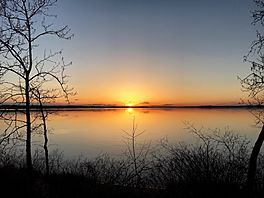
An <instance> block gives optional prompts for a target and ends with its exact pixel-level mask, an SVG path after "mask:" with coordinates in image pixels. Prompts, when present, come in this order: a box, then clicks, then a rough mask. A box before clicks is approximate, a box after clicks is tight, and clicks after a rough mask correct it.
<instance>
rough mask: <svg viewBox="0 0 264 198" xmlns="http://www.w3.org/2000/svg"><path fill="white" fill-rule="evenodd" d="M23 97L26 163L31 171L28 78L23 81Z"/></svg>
mask: <svg viewBox="0 0 264 198" xmlns="http://www.w3.org/2000/svg"><path fill="white" fill-rule="evenodd" d="M25 88H26V90H25V95H26V123H27V134H26V163H27V169H28V170H29V171H31V170H32V169H33V166H32V159H31V120H30V97H29V78H28V75H27V78H26V80H25Z"/></svg>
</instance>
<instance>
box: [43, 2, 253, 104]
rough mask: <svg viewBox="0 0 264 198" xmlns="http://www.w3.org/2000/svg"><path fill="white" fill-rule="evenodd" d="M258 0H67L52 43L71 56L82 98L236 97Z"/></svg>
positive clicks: (175, 100) (229, 100) (179, 100)
mask: <svg viewBox="0 0 264 198" xmlns="http://www.w3.org/2000/svg"><path fill="white" fill-rule="evenodd" d="M253 8H254V4H253V1H252V0H221V1H219V0H199V1H198V0H188V1H186V0H125V1H124V0H75V1H72V0H61V1H59V2H58V6H57V7H56V8H55V9H54V10H53V13H56V14H58V18H57V22H56V23H57V24H61V25H63V24H67V25H69V26H70V27H71V29H72V32H73V33H74V34H75V36H74V38H73V39H72V40H70V41H61V40H60V41H57V40H55V41H52V42H47V45H48V46H47V47H48V48H52V49H61V48H62V49H64V56H65V58H66V60H69V61H73V65H72V67H71V68H70V69H69V71H68V73H69V74H70V75H71V84H72V85H73V86H74V87H75V89H76V91H77V92H78V95H77V96H76V98H78V101H76V103H81V104H91V103H107V104H127V103H129V102H131V103H134V104H140V103H145V104H148V103H150V104H176V105H200V104H211V105H214V104H220V105H221V104H237V103H239V102H240V99H241V98H243V97H244V96H246V94H243V93H242V92H241V87H240V82H239V80H238V79H237V76H238V75H239V76H245V75H246V74H247V73H248V72H249V64H248V63H244V62H243V56H244V55H246V54H247V52H248V51H249V46H250V43H251V42H252V41H253V40H254V39H255V38H256V28H255V27H254V26H253V25H251V21H252V19H251V14H250V10H253Z"/></svg>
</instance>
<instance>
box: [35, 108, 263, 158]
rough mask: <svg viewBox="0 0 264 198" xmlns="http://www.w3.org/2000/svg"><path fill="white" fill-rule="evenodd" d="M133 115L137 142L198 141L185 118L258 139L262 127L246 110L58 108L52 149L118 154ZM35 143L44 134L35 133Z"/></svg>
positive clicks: (198, 124) (70, 153) (76, 153)
mask: <svg viewBox="0 0 264 198" xmlns="http://www.w3.org/2000/svg"><path fill="white" fill-rule="evenodd" d="M133 117H135V122H136V124H137V126H138V131H139V132H141V131H143V130H144V131H145V132H144V133H143V134H142V135H141V136H140V137H138V140H137V141H138V143H142V142H144V141H145V142H151V144H152V145H156V144H157V143H158V142H159V140H160V139H161V138H164V137H167V139H168V140H169V142H171V143H177V142H181V141H185V142H188V143H192V142H194V141H196V139H195V138H194V136H193V135H192V134H191V133H189V132H188V130H186V129H185V128H186V125H185V124H184V122H185V121H187V122H189V123H192V124H194V126H195V127H197V128H200V127H204V128H210V129H215V128H219V129H222V130H223V131H224V129H225V128H227V127H228V128H229V129H231V130H233V131H235V132H236V133H239V134H241V135H245V136H247V137H249V138H250V139H254V138H256V136H257V135H258V132H259V131H260V129H259V128H258V127H256V126H255V120H254V117H253V116H252V114H251V113H250V112H249V111H248V110H246V109H165V110H164V109H131V108H129V109H107V110H100V111H90V110H73V111H59V112H56V113H54V114H52V115H50V117H49V122H48V127H49V129H50V131H51V134H50V135H49V140H50V142H49V143H50V149H55V148H58V149H59V150H61V151H63V153H64V154H65V156H67V157H70V158H72V157H78V156H79V155H80V154H83V155H85V156H89V157H94V156H97V155H99V154H101V153H105V152H107V153H109V154H111V155H119V154H122V152H123V151H124V149H125V147H126V146H125V143H124V142H125V140H126V134H125V133H124V131H123V130H125V131H127V132H130V130H131V128H132V123H133ZM33 139H34V141H35V143H36V144H37V143H40V142H38V141H41V140H42V136H40V135H34V138H33Z"/></svg>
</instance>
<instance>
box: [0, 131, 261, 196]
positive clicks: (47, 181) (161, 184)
mask: <svg viewBox="0 0 264 198" xmlns="http://www.w3.org/2000/svg"><path fill="white" fill-rule="evenodd" d="M189 130H190V131H191V132H192V133H194V134H195V135H196V136H197V137H198V141H197V143H195V144H185V143H178V144H176V145H171V144H170V143H169V142H168V141H167V140H166V139H164V140H161V141H160V143H159V145H158V146H155V149H151V148H150V147H137V148H139V150H137V151H138V153H144V155H137V158H136V162H137V170H135V166H134V165H135V164H134V163H135V159H133V158H131V155H129V154H124V156H123V157H122V158H119V159H117V158H112V157H110V156H109V155H107V154H104V155H101V156H98V157H97V158H95V159H86V158H82V157H80V158H79V159H76V160H67V159H65V158H64V156H63V154H62V153H61V152H59V151H58V150H54V151H52V152H51V153H50V156H49V163H50V164H49V165H50V167H49V168H50V172H49V175H47V174H46V173H45V157H44V153H43V152H42V151H41V150H36V152H35V155H34V157H33V159H34V160H33V166H34V170H35V171H34V172H28V171H27V169H26V166H25V161H24V159H25V157H24V153H23V152H20V151H19V150H18V149H14V148H9V149H8V148H5V149H4V148H2V149H1V154H0V155H1V157H0V177H1V189H4V192H6V193H8V196H9V197H12V196H19V197H108V196H116V197H124V196H126V197H224V196H225V197H262V196H263V193H264V188H263V184H264V155H262V154H261V155H260V157H259V160H258V170H257V178H256V183H255V185H254V189H246V188H245V182H246V176H247V169H248V161H249V156H250V151H251V145H250V142H249V141H248V140H247V139H246V138H245V137H241V136H239V135H236V134H234V133H233V132H232V131H229V130H228V129H227V130H226V131H224V132H221V131H219V130H213V131H210V132H204V131H201V130H197V129H195V128H192V127H191V126H189ZM249 195H250V196H249Z"/></svg>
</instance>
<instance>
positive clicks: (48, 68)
mask: <svg viewBox="0 0 264 198" xmlns="http://www.w3.org/2000/svg"><path fill="white" fill-rule="evenodd" d="M56 3H57V0H0V77H1V81H0V83H1V84H0V86H1V92H0V93H1V96H0V100H1V101H0V104H12V105H16V106H18V105H20V106H19V107H21V106H23V108H24V109H25V111H22V112H24V113H25V118H24V119H23V118H20V119H21V120H20V121H21V122H22V123H24V124H23V127H25V128H26V164H27V168H28V169H29V170H31V169H32V159H31V133H32V131H33V128H34V127H33V122H34V121H35V120H36V119H35V118H33V117H32V116H33V115H32V112H31V111H32V106H33V104H35V103H39V102H40V101H39V100H38V99H41V98H42V97H38V99H37V97H34V96H35V94H36V90H48V92H49V95H50V97H52V98H53V99H54V100H55V99H57V98H59V97H65V99H66V101H67V102H69V99H68V96H69V95H71V94H73V92H72V89H71V88H69V87H68V85H67V83H68V81H67V78H68V76H67V75H66V74H65V68H66V66H67V65H68V64H65V63H64V60H63V58H62V59H61V60H59V57H61V53H62V52H61V51H56V52H52V51H49V52H46V50H43V56H42V57H40V55H38V52H39V50H40V40H43V39H44V38H47V37H48V36H55V37H57V38H62V39H70V38H72V36H73V35H71V34H70V29H69V28H68V26H64V27H62V28H58V29H56V28H54V27H53V23H52V22H48V21H49V20H50V18H51V17H54V16H55V15H50V14H49V10H50V8H51V7H53V6H54V5H55V4H56ZM54 82H56V83H57V84H55V83H54ZM39 93H40V94H43V92H42V91H41V92H39ZM4 119H5V118H4ZM11 120H12V121H14V122H15V123H17V121H18V119H11ZM12 123H13V122H12ZM20 126H21V125H20ZM23 127H22V126H21V128H19V130H21V129H22V128H23ZM17 131H18V129H17V130H13V131H11V132H12V134H15V132H17ZM9 134H10V132H9ZM9 134H6V136H8V135H9ZM6 136H3V138H2V139H5V138H6Z"/></svg>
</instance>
